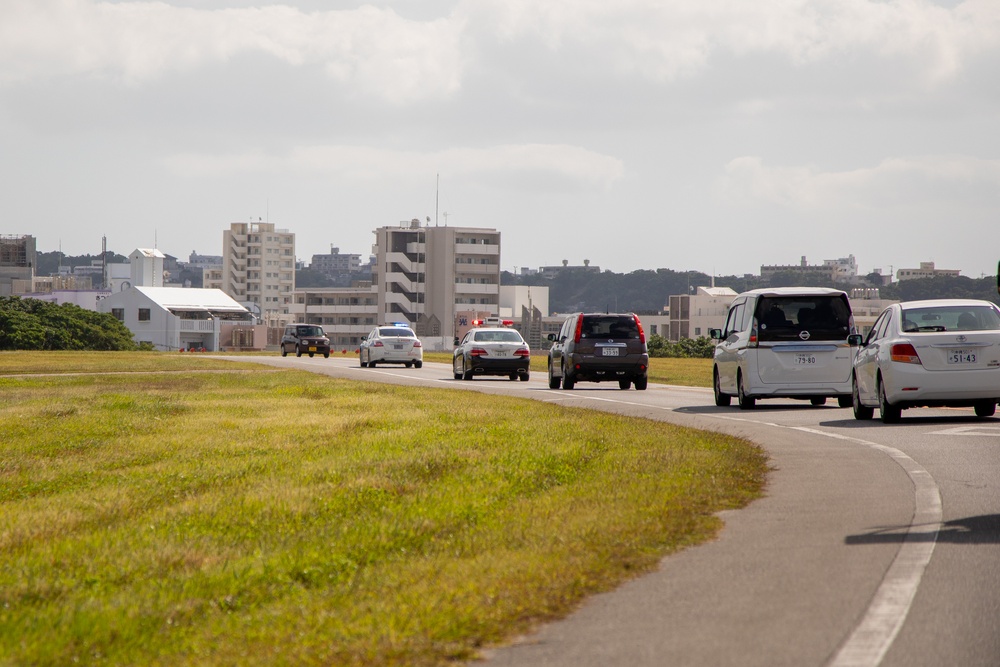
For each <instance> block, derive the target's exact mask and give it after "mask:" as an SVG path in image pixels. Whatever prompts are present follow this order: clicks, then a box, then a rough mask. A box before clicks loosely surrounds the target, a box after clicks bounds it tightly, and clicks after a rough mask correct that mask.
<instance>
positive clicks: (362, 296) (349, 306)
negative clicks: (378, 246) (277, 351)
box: [274, 284, 381, 352]
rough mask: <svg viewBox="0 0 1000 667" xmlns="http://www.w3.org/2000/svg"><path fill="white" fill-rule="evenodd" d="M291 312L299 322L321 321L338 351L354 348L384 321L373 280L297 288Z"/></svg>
mask: <svg viewBox="0 0 1000 667" xmlns="http://www.w3.org/2000/svg"><path fill="white" fill-rule="evenodd" d="M289 312H290V313H291V315H292V316H293V317H292V320H293V321H295V322H303V323H306V324H319V325H321V326H322V327H323V331H325V332H326V335H327V337H328V338H329V339H330V347H331V349H332V350H334V351H337V350H340V351H343V350H345V349H346V350H349V351H352V352H353V351H354V350H355V349H356V348H357V346H358V343H359V342H360V341H361V339H362V338H364V337H365V336H367V335H368V333H369V332H370V331H371V330H372V328H373V327H374V326H375V325H377V324H379V323H380V321H381V320H380V319H379V311H378V294H376V292H375V288H374V287H373V286H371V285H370V284H368V285H363V286H357V287H309V288H300V289H296V290H295V297H294V299H293V301H292V304H291V305H290V306H289ZM274 344H277V341H275V343H274Z"/></svg>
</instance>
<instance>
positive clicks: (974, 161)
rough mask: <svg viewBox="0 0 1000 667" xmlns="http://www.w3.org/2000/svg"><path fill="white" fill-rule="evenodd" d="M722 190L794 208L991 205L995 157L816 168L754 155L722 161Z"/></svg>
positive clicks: (998, 182) (997, 168)
mask: <svg viewBox="0 0 1000 667" xmlns="http://www.w3.org/2000/svg"><path fill="white" fill-rule="evenodd" d="M723 187H724V192H725V194H726V196H727V197H728V198H730V199H733V200H744V201H745V200H751V201H756V202H760V203H766V204H772V205H777V206H781V207H788V208H793V209H798V210H811V211H823V210H829V209H844V208H851V207H857V208H886V207H910V206H913V205H920V206H926V205H927V202H929V201H938V202H951V203H953V204H955V206H956V209H959V208H967V207H969V206H971V205H974V204H975V203H976V200H986V201H992V204H993V205H994V206H995V205H996V203H997V202H996V199H997V195H996V193H997V192H998V191H1000V160H985V159H981V158H975V157H968V156H924V157H915V158H891V159H886V160H883V161H882V162H880V163H879V164H878V165H876V166H874V167H866V168H861V169H854V170H850V171H840V172H832V171H822V170H820V169H818V168H816V167H813V166H795V167H772V166H767V165H765V164H764V162H763V160H761V159H760V158H759V157H754V156H747V157H740V158H737V159H734V160H732V161H730V162H729V164H727V165H726V176H725V183H724V186H723Z"/></svg>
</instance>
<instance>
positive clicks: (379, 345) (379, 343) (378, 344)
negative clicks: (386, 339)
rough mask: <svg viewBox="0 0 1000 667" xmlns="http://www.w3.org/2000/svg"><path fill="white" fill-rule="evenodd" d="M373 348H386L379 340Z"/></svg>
mask: <svg viewBox="0 0 1000 667" xmlns="http://www.w3.org/2000/svg"><path fill="white" fill-rule="evenodd" d="M372 347H385V345H383V344H382V341H380V340H377V341H375V342H374V343H373V344H372Z"/></svg>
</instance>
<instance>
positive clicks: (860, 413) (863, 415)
mask: <svg viewBox="0 0 1000 667" xmlns="http://www.w3.org/2000/svg"><path fill="white" fill-rule="evenodd" d="M851 406H852V407H853V408H854V418H855V419H860V420H866V419H871V418H872V417H874V416H875V408H869V407H866V406H864V405H861V396H860V394H859V392H858V379H857V378H856V377H854V378H852V379H851Z"/></svg>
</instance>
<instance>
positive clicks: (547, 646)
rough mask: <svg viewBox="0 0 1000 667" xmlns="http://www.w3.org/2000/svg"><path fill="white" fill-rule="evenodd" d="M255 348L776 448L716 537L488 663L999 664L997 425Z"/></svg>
mask: <svg viewBox="0 0 1000 667" xmlns="http://www.w3.org/2000/svg"><path fill="white" fill-rule="evenodd" d="M241 360H246V359H241ZM253 360H254V361H260V362H261V363H266V364H270V365H275V366H282V367H293V368H299V369H303V370H308V371H313V372H321V373H325V374H329V375H332V376H337V377H346V378H351V379H359V380H370V381H376V382H392V383H399V384H407V385H424V386H435V387H446V388H453V389H457V390H476V391H483V392H490V393H501V394H504V395H513V396H522V397H526V398H532V399H536V400H542V401H549V402H554V403H559V404H562V405H567V406H574V407H581V408H589V409H595V410H606V411H609V412H616V413H620V414H627V415H634V416H640V417H647V418H650V419H657V420H663V421H668V422H672V423H678V424H682V425H685V426H693V427H697V428H703V429H707V430H716V431H722V432H726V433H734V434H738V435H741V436H745V437H747V438H749V439H751V440H753V441H755V442H757V443H759V444H760V445H762V446H763V447H764V448H765V449H766V451H767V452H768V453H769V455H770V457H771V463H772V465H773V471H772V473H771V475H770V477H769V482H768V488H767V495H766V497H764V498H762V499H760V500H758V501H756V502H754V503H752V504H751V505H750V506H749V507H747V508H745V509H742V510H738V511H732V512H725V513H723V515H722V516H723V518H724V520H725V523H726V526H725V528H724V529H723V531H722V533H721V534H720V536H719V538H718V539H717V540H715V541H713V542H711V543H708V544H705V545H702V546H699V547H695V548H692V549H688V550H686V551H683V552H681V553H679V554H675V555H672V556H670V557H668V558H665V559H664V560H663V561H662V563H661V566H660V568H659V569H658V570H657V571H656V572H654V573H652V574H649V575H647V576H645V577H643V578H641V579H638V580H634V581H632V582H630V583H628V584H626V585H624V586H622V587H620V588H619V589H617V590H615V591H613V592H611V593H607V594H603V595H599V596H596V597H594V598H592V599H590V600H588V601H587V602H586V603H585V604H584V605H583V606H581V608H580V609H579V610H577V611H576V612H575V613H574V614H572V615H571V616H570V617H568V618H567V619H565V620H563V621H559V622H556V623H552V624H549V625H546V626H544V627H542V628H539V629H538V631H537V632H536V633H534V634H532V635H530V636H527V637H523V638H520V639H518V640H517V641H516V642H515V643H514V644H512V645H511V646H508V647H504V648H500V649H496V650H492V651H490V652H489V653H488V655H487V663H486V664H487V667H500V666H508V665H517V666H518V667H532V666H542V665H545V666H556V665H558V666H564V665H565V666H567V667H568V666H573V667H588V666H594V667H597V666H602V667H606V666H608V665H627V666H628V667H645V666H647V665H648V666H654V665H655V666H657V667H659V666H662V665H741V666H743V665H761V666H765V665H766V666H769V667H773V666H776V665H790V666H791V665H794V666H796V667H799V666H803V665H836V666H837V667H840V666H843V665H859V666H874V665H885V666H903V665H905V666H907V667H919V666H924V665H926V666H928V667H930V666H934V667H938V666H940V665H963V666H977V665H981V666H983V667H987V666H988V667H997V666H998V665H1000V419H997V418H991V419H985V420H980V419H976V418H975V417H974V415H973V413H972V410H971V409H968V410H929V409H916V410H907V411H905V412H904V413H903V421H902V423H901V424H898V425H893V426H885V425H882V424H881V423H880V422H879V421H878V420H877V419H876V420H873V421H871V422H858V421H856V420H855V419H854V418H853V416H852V413H851V410H850V409H849V408H847V409H840V408H837V407H836V404H835V403H832V404H831V405H829V406H823V407H812V406H810V405H809V404H808V403H804V402H797V401H781V400H773V401H772V400H765V401H758V403H757V406H758V407H757V409H756V410H752V411H741V410H739V408H737V407H735V406H734V407H731V408H718V407H715V405H714V404H713V401H712V394H711V391H710V390H708V389H697V388H688V387H674V386H662V385H652V384H651V385H650V386H649V389H648V390H647V391H641V392H640V391H636V390H634V389H633V390H629V391H621V390H619V389H618V387H617V384H608V383H603V384H591V383H581V384H578V385H576V388H575V389H573V390H572V391H565V390H550V389H548V388H547V385H546V382H545V378H544V376H542V375H539V374H533V375H532V379H531V380H530V381H529V382H511V381H509V380H507V379H506V378H503V379H493V378H482V379H475V380H472V381H469V382H465V381H457V380H454V379H453V377H452V374H451V368H450V367H449V366H446V365H440V364H425V365H424V367H423V368H421V369H407V368H404V367H402V366H398V367H397V366H389V367H378V368H375V369H365V368H360V367H359V365H358V363H357V360H356V358H354V357H353V356H352V357H349V358H336V357H331V358H330V359H323V358H322V357H316V358H313V359H310V358H308V357H302V358H298V359H296V358H291V357H288V358H280V357H278V356H277V355H276V356H274V357H259V358H254V359H253Z"/></svg>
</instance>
